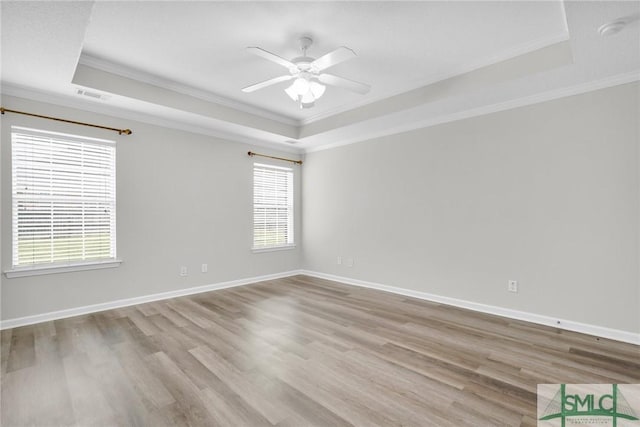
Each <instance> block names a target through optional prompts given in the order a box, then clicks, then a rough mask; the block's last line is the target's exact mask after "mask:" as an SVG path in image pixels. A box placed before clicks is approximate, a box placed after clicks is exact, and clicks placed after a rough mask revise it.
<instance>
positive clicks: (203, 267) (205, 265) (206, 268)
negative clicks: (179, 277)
mask: <svg viewBox="0 0 640 427" xmlns="http://www.w3.org/2000/svg"><path fill="white" fill-rule="evenodd" d="M207 271H209V266H208V265H207V264H202V272H203V273H206V272H207Z"/></svg>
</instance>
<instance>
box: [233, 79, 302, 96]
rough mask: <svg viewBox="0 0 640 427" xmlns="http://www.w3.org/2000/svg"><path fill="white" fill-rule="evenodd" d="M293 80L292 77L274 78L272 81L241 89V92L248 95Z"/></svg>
mask: <svg viewBox="0 0 640 427" xmlns="http://www.w3.org/2000/svg"><path fill="white" fill-rule="evenodd" d="M293 78H294V76H291V75H289V76H280V77H274V78H273V79H269V80H265V81H263V82H260V83H256V84H254V85H251V86H247V87H245V88H243V89H242V91H243V92H247V93H248V92H253V91H256V90H258V89H262V88H265V87H267V86H271V85H274V84H276V83H280V82H286V81H287V80H291V79H293Z"/></svg>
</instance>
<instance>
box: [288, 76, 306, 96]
mask: <svg viewBox="0 0 640 427" xmlns="http://www.w3.org/2000/svg"><path fill="white" fill-rule="evenodd" d="M309 86H310V84H309V80H307V79H305V78H304V77H298V78H297V79H296V80H295V81H294V82H293V84H292V85H291V87H292V88H293V90H294V91H295V92H296V93H297V94H298V95H304V94H305V93H307V92H309Z"/></svg>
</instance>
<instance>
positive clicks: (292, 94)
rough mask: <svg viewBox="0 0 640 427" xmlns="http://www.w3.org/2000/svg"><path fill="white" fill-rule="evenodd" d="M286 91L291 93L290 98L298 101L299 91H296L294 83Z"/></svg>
mask: <svg viewBox="0 0 640 427" xmlns="http://www.w3.org/2000/svg"><path fill="white" fill-rule="evenodd" d="M284 91H285V92H286V94H287V95H289V98H291V99H293V100H294V101H296V102H297V101H298V92H296V91H295V89H294V88H293V85H291V86H289V87H288V88H286V89H285V90H284Z"/></svg>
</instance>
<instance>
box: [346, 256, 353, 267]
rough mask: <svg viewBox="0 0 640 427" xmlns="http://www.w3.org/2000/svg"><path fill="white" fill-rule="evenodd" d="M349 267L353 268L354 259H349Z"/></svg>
mask: <svg viewBox="0 0 640 427" xmlns="http://www.w3.org/2000/svg"><path fill="white" fill-rule="evenodd" d="M347 267H353V258H347Z"/></svg>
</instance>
